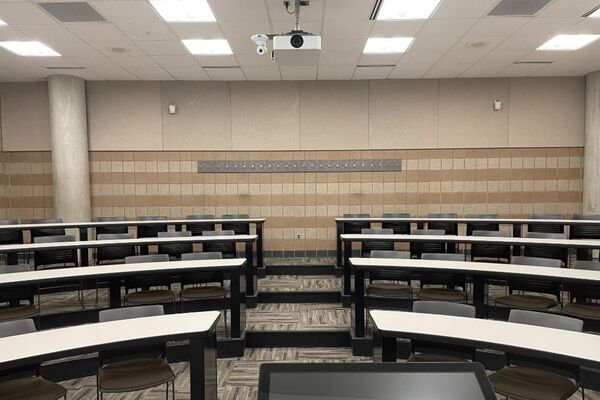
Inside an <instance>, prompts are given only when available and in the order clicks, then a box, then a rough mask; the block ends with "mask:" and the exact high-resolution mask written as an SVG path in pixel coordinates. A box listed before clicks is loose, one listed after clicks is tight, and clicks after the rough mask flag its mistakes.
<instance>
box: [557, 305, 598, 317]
mask: <svg viewBox="0 0 600 400" xmlns="http://www.w3.org/2000/svg"><path fill="white" fill-rule="evenodd" d="M563 312H564V313H565V314H569V315H573V316H576V317H580V318H588V319H600V304H598V303H569V304H567V305H565V306H564V307H563Z"/></svg>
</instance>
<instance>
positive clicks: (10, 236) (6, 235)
mask: <svg viewBox="0 0 600 400" xmlns="http://www.w3.org/2000/svg"><path fill="white" fill-rule="evenodd" d="M20 223H21V222H20V221H19V220H18V219H0V225H18V224H20ZM21 243H23V231H22V230H21V229H14V230H13V229H10V230H8V229H7V230H0V245H2V244H21ZM18 260H19V258H18V254H17V253H8V254H7V255H6V262H7V264H16V263H17V262H18Z"/></svg>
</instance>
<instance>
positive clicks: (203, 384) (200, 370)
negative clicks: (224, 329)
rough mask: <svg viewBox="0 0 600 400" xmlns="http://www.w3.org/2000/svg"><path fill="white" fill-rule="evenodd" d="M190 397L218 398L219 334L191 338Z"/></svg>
mask: <svg viewBox="0 0 600 400" xmlns="http://www.w3.org/2000/svg"><path fill="white" fill-rule="evenodd" d="M190 399H191V400H217V334H216V331H215V328H213V329H211V331H210V332H209V333H208V334H207V335H200V334H199V335H194V336H192V337H191V338H190Z"/></svg>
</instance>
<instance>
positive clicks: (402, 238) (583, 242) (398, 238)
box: [340, 234, 600, 249]
mask: <svg viewBox="0 0 600 400" xmlns="http://www.w3.org/2000/svg"><path fill="white" fill-rule="evenodd" d="M340 238H341V239H342V240H344V241H350V242H365V241H374V242H376V241H381V242H444V243H470V244H494V245H496V244H497V245H503V244H504V245H544V246H558V247H569V248H593V249H597V248H600V240H598V239H540V238H521V237H493V236H457V235H369V234H341V235H340Z"/></svg>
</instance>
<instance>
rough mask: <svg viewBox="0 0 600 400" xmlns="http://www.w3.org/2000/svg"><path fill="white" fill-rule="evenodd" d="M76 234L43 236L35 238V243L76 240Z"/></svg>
mask: <svg viewBox="0 0 600 400" xmlns="http://www.w3.org/2000/svg"><path fill="white" fill-rule="evenodd" d="M74 241H75V236H72V235H56V236H41V237H36V238H35V239H33V242H34V243H57V242H74Z"/></svg>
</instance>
